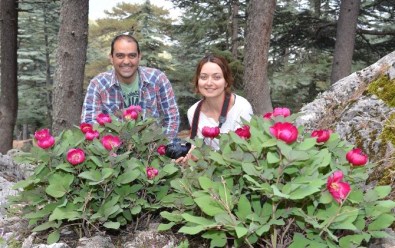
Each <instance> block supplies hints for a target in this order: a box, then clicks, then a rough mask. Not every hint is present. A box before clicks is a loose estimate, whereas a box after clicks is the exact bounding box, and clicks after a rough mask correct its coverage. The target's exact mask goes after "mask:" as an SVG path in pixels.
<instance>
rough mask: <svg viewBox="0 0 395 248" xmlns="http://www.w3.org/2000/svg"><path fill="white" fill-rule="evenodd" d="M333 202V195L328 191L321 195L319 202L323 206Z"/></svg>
mask: <svg viewBox="0 0 395 248" xmlns="http://www.w3.org/2000/svg"><path fill="white" fill-rule="evenodd" d="M332 201H333V198H332V195H331V194H330V193H329V192H328V191H324V192H322V194H321V195H320V199H319V202H320V203H322V204H328V203H330V202H332Z"/></svg>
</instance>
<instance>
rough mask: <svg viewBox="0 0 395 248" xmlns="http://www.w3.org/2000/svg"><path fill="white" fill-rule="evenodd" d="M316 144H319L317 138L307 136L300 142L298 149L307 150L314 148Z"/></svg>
mask: <svg viewBox="0 0 395 248" xmlns="http://www.w3.org/2000/svg"><path fill="white" fill-rule="evenodd" d="M316 144H317V139H316V138H307V139H304V140H303V141H302V142H301V143H299V144H298V146H297V149H298V150H301V151H307V150H310V149H311V148H313V147H314V146H315V145H316Z"/></svg>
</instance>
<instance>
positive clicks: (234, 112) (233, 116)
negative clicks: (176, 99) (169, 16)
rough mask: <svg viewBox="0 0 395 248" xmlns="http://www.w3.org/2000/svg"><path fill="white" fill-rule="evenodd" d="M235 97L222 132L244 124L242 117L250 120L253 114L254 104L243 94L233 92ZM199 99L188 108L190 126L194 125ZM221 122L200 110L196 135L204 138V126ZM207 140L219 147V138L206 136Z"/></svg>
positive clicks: (209, 143)
mask: <svg viewBox="0 0 395 248" xmlns="http://www.w3.org/2000/svg"><path fill="white" fill-rule="evenodd" d="M233 95H234V97H235V102H234V104H233V106H229V111H228V114H227V115H226V121H225V122H224V123H223V124H222V127H221V129H220V132H221V133H228V132H229V131H235V130H236V129H237V128H240V127H241V126H242V124H243V123H242V119H244V120H247V121H249V120H250V119H251V116H252V115H253V112H252V106H251V104H250V103H249V102H248V101H247V99H245V98H244V97H242V96H239V95H236V94H233ZM198 103H199V101H198V102H196V103H195V104H193V105H192V106H191V107H190V108H189V109H188V121H189V126H192V120H193V115H194V113H195V109H196V107H197V105H198ZM218 125H219V122H218V120H215V119H213V118H210V117H207V116H206V115H205V114H204V113H203V112H200V116H199V123H198V129H197V134H196V136H197V137H199V138H203V135H202V129H203V127H205V126H207V127H218ZM205 142H206V144H207V145H210V146H212V147H213V148H214V149H215V150H218V149H219V140H218V139H213V140H211V139H209V138H206V139H205Z"/></svg>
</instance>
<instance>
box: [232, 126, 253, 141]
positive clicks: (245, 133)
mask: <svg viewBox="0 0 395 248" xmlns="http://www.w3.org/2000/svg"><path fill="white" fill-rule="evenodd" d="M235 133H236V134H237V135H238V136H239V137H240V138H242V139H249V138H250V137H251V133H250V126H248V125H244V126H243V127H241V128H238V129H236V131H235Z"/></svg>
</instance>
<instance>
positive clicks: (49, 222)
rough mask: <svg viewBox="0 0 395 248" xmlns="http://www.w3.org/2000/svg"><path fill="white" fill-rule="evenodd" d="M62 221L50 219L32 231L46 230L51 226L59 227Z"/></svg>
mask: <svg viewBox="0 0 395 248" xmlns="http://www.w3.org/2000/svg"><path fill="white" fill-rule="evenodd" d="M60 224H61V222H58V223H57V222H55V221H48V222H44V223H43V224H41V225H38V226H36V227H35V228H33V230H32V232H41V231H44V230H47V229H49V228H58V227H59V226H60Z"/></svg>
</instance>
